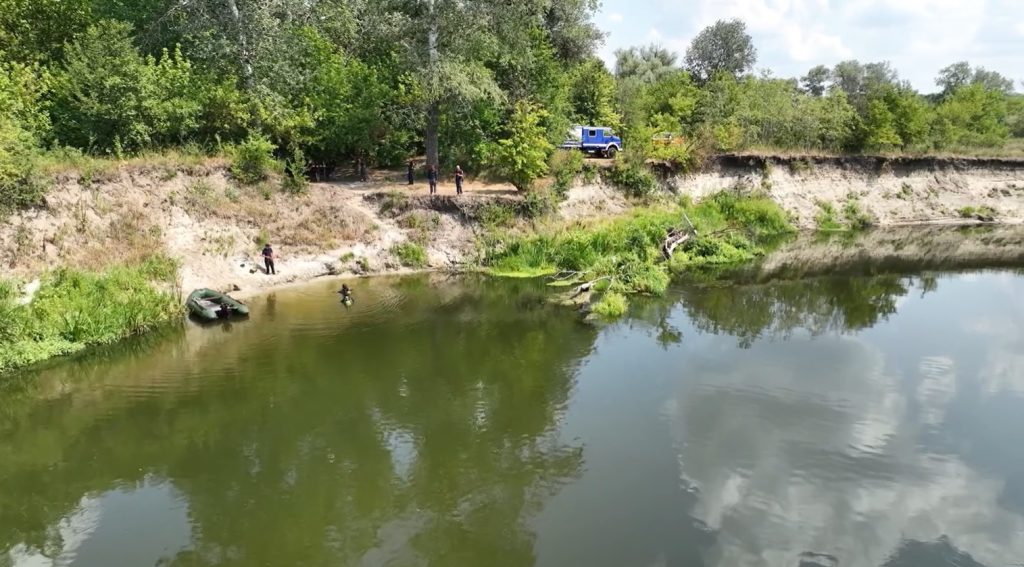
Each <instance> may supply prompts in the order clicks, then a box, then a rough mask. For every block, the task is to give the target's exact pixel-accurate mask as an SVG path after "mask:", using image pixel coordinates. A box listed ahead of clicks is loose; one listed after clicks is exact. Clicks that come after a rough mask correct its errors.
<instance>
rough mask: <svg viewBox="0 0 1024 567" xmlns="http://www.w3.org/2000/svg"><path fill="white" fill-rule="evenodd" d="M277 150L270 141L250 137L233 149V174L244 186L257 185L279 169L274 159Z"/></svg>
mask: <svg viewBox="0 0 1024 567" xmlns="http://www.w3.org/2000/svg"><path fill="white" fill-rule="evenodd" d="M275 149H276V146H275V145H274V144H273V143H271V142H270V140H268V139H266V138H263V137H259V136H250V137H249V138H248V139H247V140H246V141H244V142H242V143H241V144H238V145H237V146H235V147H234V148H232V151H231V154H232V161H231V174H232V175H233V176H234V177H235V179H236V180H238V182H239V183H242V184H243V185H255V184H256V183H259V182H260V181H264V180H266V179H267V178H268V177H270V174H271V173H272V172H274V171H275V170H276V169H277V167H278V163H277V161H276V160H275V159H274V150H275Z"/></svg>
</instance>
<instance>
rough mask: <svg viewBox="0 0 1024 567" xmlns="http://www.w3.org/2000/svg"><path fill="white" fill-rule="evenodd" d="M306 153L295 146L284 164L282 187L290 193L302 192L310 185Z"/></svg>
mask: <svg viewBox="0 0 1024 567" xmlns="http://www.w3.org/2000/svg"><path fill="white" fill-rule="evenodd" d="M306 168H307V163H306V155H305V154H304V153H302V150H301V149H300V148H299V147H298V146H295V147H294V148H292V151H291V155H289V156H288V159H287V160H286V161H285V164H284V173H285V175H284V178H283V179H282V180H281V187H282V188H283V189H284V190H285V191H286V192H288V193H292V194H295V193H302V192H303V191H305V190H306V189H307V188H308V187H309V180H308V179H306Z"/></svg>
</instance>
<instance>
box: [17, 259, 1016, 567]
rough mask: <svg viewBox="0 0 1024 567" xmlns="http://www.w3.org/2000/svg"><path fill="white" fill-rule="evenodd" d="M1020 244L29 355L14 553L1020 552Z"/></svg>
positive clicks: (172, 560)
mask: <svg viewBox="0 0 1024 567" xmlns="http://www.w3.org/2000/svg"><path fill="white" fill-rule="evenodd" d="M933 263H934V262H933ZM999 263H1000V264H1001V265H1000V267H999V269H981V267H980V266H977V265H973V266H972V267H971V268H970V269H957V268H956V267H952V266H946V267H945V268H943V269H934V266H930V269H932V270H933V271H928V272H921V271H917V270H915V269H912V266H911V267H908V265H907V264H906V263H905V262H904V263H903V264H900V269H899V270H896V271H894V272H890V271H888V270H885V269H881V268H880V267H879V266H880V264H874V265H873V264H871V263H868V264H862V265H859V267H858V268H856V269H853V268H850V267H849V266H847V268H848V269H846V270H844V272H845V273H843V274H842V275H831V276H821V275H813V276H811V277H801V278H799V279H785V280H778V279H776V277H775V276H773V277H770V278H768V277H760V276H758V275H757V274H756V273H755V274H753V275H751V274H747V275H746V276H743V277H738V278H739V279H737V280H734V281H732V282H731V283H721V282H718V283H700V282H691V283H680V284H678V285H676V286H675V287H673V289H672V290H671V291H670V293H669V294H668V295H667V297H665V298H659V299H651V300H646V301H640V302H636V303H635V304H634V306H633V309H632V312H631V314H630V316H629V317H628V318H626V319H624V320H622V321H620V322H617V323H614V324H610V325H604V326H600V325H599V326H594V325H589V324H585V323H582V322H581V321H580V320H579V319H578V318H577V317H575V316H574V315H572V314H571V313H570V312H568V311H567V310H566V309H565V308H561V307H556V306H553V305H550V304H548V303H547V302H546V301H545V299H544V298H545V297H546V295H548V294H549V291H548V290H546V289H545V288H544V287H543V286H542V285H538V283H537V282H529V281H509V280H491V279H483V278H476V277H467V278H458V279H449V278H444V277H440V276H436V275H434V276H418V277H412V278H405V279H372V280H359V281H356V282H350V283H351V284H352V285H353V287H354V290H355V294H356V297H357V300H358V301H357V303H356V304H355V305H354V306H353V307H351V308H345V307H344V306H342V305H340V304H339V303H338V301H337V296H336V295H334V293H333V291H334V290H335V289H336V288H337V286H338V285H339V284H338V283H337V282H320V283H314V284H311V285H308V286H304V287H301V288H295V289H291V290H287V291H281V292H277V293H275V294H273V295H270V296H267V297H262V298H260V299H258V300H256V301H254V302H253V303H252V307H253V314H252V317H251V319H250V320H248V321H243V322H237V323H234V324H231V325H216V326H212V327H198V326H194V325H188V326H186V327H185V328H184V329H174V330H170V331H168V332H166V333H163V334H160V335H156V336H150V337H146V338H144V339H141V340H137V341H132V342H130V343H128V344H125V345H121V346H119V347H117V348H112V349H108V350H104V351H101V352H96V353H91V354H89V355H86V356H83V357H79V358H77V359H75V360H71V361H64V362H60V363H55V364H53V365H51V366H50V367H49V368H44V369H40V370H35V371H33V372H30V373H26V374H23V375H19V376H16V377H14V378H13V379H9V380H8V381H7V383H6V386H5V387H4V389H3V391H2V392H0V393H2V397H0V566H11V565H13V566H36V565H74V566H100V567H111V566H115V567H118V566H136V565H138V566H152V565H188V566H195V565H246V566H255V565H267V566H279V565H280V566H287V565H303V566H308V565H323V566H328V565H329V566H337V565H367V566H376V565H395V566H413V565H437V566H448V565H451V566H491V565H498V566H505V565H507V566H527V565H544V566H641V567H646V566H680V567H691V566H692V567H697V566H709V567H710V566H721V567H734V566H771V567H774V566H780V567H782V566H785V567H798V566H799V567H835V566H842V567H847V566H849V567H861V566H864V567H876V566H883V565H884V566H886V567H937V566H944V565H950V566H953V565H956V566H960V567H972V566H986V567H997V566H1009V565H1020V564H1021V563H1020V562H1021V561H1022V560H1024V443H1022V432H1024V277H1022V276H1021V274H1020V272H1018V271H1016V270H1014V269H1012V268H1010V267H1008V266H1007V265H1006V262H999ZM769 264H770V262H769ZM890 264H891V263H890ZM975 264H976V262H975ZM1011 264H1012V262H1011ZM776 272H778V270H776ZM765 273H767V272H766V271H765V272H761V273H760V274H761V276H763V275H764V274H765ZM805 276H806V274H805Z"/></svg>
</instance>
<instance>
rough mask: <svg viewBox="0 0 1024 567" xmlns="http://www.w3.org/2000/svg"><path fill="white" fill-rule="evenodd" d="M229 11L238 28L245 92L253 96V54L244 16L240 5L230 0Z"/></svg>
mask: <svg viewBox="0 0 1024 567" xmlns="http://www.w3.org/2000/svg"><path fill="white" fill-rule="evenodd" d="M228 10H229V11H230V12H231V17H232V19H234V20H235V22H234V23H235V25H236V26H237V27H238V47H239V49H238V53H239V56H240V59H241V60H240V61H239V63H241V65H242V84H243V86H244V88H245V92H246V93H249V94H251V93H252V92H253V71H252V53H250V51H249V41H248V38H246V36H245V24H244V22H242V15H241V13H240V12H239V11H238V4H237V3H236V2H235V0H228Z"/></svg>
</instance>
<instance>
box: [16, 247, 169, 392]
mask: <svg viewBox="0 0 1024 567" xmlns="http://www.w3.org/2000/svg"><path fill="white" fill-rule="evenodd" d="M176 277H177V264H176V263H175V262H174V261H173V260H171V259H168V258H166V257H162V256H155V257H152V258H150V259H148V260H146V261H145V262H143V263H142V264H140V265H137V266H122V267H116V268H113V269H110V270H108V271H106V272H103V273H89V272H79V271H74V270H66V269H60V270H56V271H54V272H51V273H49V274H47V275H46V276H45V277H44V278H43V279H42V284H41V286H40V289H39V291H38V292H37V293H36V295H35V298H34V299H33V301H32V302H31V303H29V304H28V305H19V304H18V301H17V300H18V297H19V295H20V293H19V291H18V286H16V285H15V284H14V283H13V282H9V281H0V344H3V345H4V346H3V348H2V349H0V372H8V371H10V370H13V369H16V368H20V367H23V366H27V365H30V364H34V363H36V362H40V361H43V360H46V359H48V358H52V357H55V356H62V355H67V354H72V353H75V352H79V351H81V350H84V349H86V348H88V347H90V346H94V345H102V344H109V343H113V342H115V341H118V340H121V339H124V338H126V337H129V336H132V335H137V334H140V333H143V332H146V331H148V330H151V329H153V328H154V327H156V326H158V325H161V324H163V323H166V322H167V321H169V320H171V319H173V318H174V317H177V316H179V315H180V314H181V303H180V302H179V300H178V298H177V297H175V296H174V295H173V294H171V293H169V292H166V291H160V290H159V289H158V287H157V286H161V285H162V286H164V287H169V286H170V285H171V284H173V282H174V280H175V279H176ZM154 284H156V285H154Z"/></svg>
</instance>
